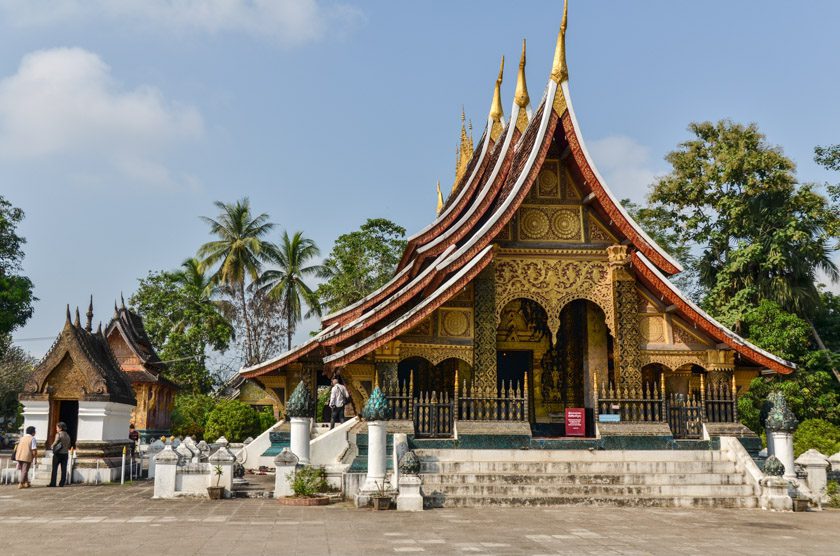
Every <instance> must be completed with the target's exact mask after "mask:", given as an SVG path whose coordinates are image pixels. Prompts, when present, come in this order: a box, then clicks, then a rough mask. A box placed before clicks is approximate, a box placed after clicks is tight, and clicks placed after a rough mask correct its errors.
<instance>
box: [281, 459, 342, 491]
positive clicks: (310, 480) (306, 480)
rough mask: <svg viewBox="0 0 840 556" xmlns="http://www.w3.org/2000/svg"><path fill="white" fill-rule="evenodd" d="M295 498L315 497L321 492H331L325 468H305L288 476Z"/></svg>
mask: <svg viewBox="0 0 840 556" xmlns="http://www.w3.org/2000/svg"><path fill="white" fill-rule="evenodd" d="M286 478H287V479H288V480H289V484H290V485H291V487H292V492H294V493H295V496H314V495H315V494H318V493H321V492H329V491H330V490H331V489H330V485H329V484H327V472H326V471H324V468H323V467H311V466H307V467H303V468H301V469H298V470H297V471H296V472H294V473H289V474H288V475H286Z"/></svg>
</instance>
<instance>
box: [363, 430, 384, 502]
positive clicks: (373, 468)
mask: <svg viewBox="0 0 840 556" xmlns="http://www.w3.org/2000/svg"><path fill="white" fill-rule="evenodd" d="M387 444H388V442H387V431H386V429H385V423H384V422H383V421H370V422H368V468H367V476H366V477H365V484H364V486H362V490H363V491H365V492H376V491H377V490H379V489H383V488H385V470H386V468H387V464H388V452H387Z"/></svg>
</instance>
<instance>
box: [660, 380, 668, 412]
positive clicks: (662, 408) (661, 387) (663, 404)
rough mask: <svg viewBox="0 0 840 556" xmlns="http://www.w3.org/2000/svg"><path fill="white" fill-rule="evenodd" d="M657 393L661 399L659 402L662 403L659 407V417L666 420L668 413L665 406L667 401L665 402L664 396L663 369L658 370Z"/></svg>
mask: <svg viewBox="0 0 840 556" xmlns="http://www.w3.org/2000/svg"><path fill="white" fill-rule="evenodd" d="M659 395H660V396H661V397H660V398H659V399H660V400H661V402H660V403H661V404H662V407H661V409H660V413H661V417H660V418H661V420H662V421H667V420H668V414H667V409H666V407H665V406H666V403H667V402H666V397H665V371H660V372H659Z"/></svg>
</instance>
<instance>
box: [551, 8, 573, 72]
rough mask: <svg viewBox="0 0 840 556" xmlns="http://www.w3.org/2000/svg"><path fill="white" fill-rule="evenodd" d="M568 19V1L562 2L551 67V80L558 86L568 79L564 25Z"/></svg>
mask: <svg viewBox="0 0 840 556" xmlns="http://www.w3.org/2000/svg"><path fill="white" fill-rule="evenodd" d="M568 19H569V0H564V1H563V21H562V22H561V23H560V33H559V34H558V35H557V47H556V48H555V50H554V64H553V65H552V66H551V79H552V80H553V81H554V82H555V83H558V84H560V83H562V82H563V81H566V80H567V79H568V78H569V67H568V66H567V65H566V24H567V22H568Z"/></svg>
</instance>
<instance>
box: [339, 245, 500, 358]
mask: <svg viewBox="0 0 840 556" xmlns="http://www.w3.org/2000/svg"><path fill="white" fill-rule="evenodd" d="M492 249H493V246H492V245H488V246H487V247H485V248H484V249H483V250H482V251H481V252H480V253H479V254H478V255H477V256H476V257H475V258H474V259H473V260H471V261H470V262H469V263H468V264H466V265H464V266H463V267H461V269H460V270H459V271H458V272H456V273H455V274H454V275H453V276H452V277H451V278H449V280H447V281H446V282H444V283H443V284H442V285H441V286H440V287H438V289H436V290H435V291H434V292H433V293H432V294H431V295H430V296H429V297H427V298H425V299H424V300H423V301H421V302H420V303H418V304H417V305H416V306H415V307H413V308H412V309H411V310H410V311H407V312H406V313H404V314H403V315H401V316H400V317H399V318H398V319H396V320H395V321H394V322H392V323H390V324H389V325H388V326H386V327H384V328H382V329H381V330H379V331H377V332H376V333H375V334H371V335H370V336H367V337H366V338H364V339H362V340H360V341H358V342H356V343H355V344H353V345H350V346H347V347H346V348H344V349H343V350H341V351H339V352H336V353H334V354H332V355H329V356H327V357H324V363H330V362H332V361H335V360H336V359H341V358H342V357H344V356H345V355H347V354H349V353H352V352H354V351H356V350H357V349H359V348H361V347H364V346H365V345H366V344H369V343H370V342H372V341H374V340H376V339H378V338H381V337H382V336H384V335H385V334H387V333H389V332H391V331H392V330H394V329H395V328H396V327H398V326H399V325H401V324H403V323H404V322H405V321H407V320H408V319H410V318H411V317H413V316H414V315H415V314H417V313H418V312H419V311H421V310H422V309H423V308H425V307H426V306H427V305H429V304H430V303H432V302H433V301H435V299H437V298H438V297H439V296H441V295H442V294H443V293H444V292H445V291H446V290H448V289H449V288H450V287H452V286H453V285H454V284H455V283H456V282H458V280H460V279H461V278H463V277H464V275H465V274H467V273H468V272H469V271H470V270H471V269H472V268H473V267H474V266H475V265H476V264H478V261H480V260H481V259H483V258H484V256H485V255H487V253H488V252H490V251H491V250H492Z"/></svg>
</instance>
